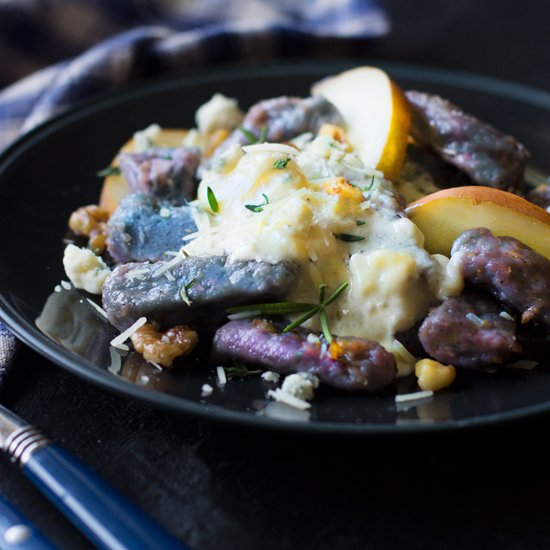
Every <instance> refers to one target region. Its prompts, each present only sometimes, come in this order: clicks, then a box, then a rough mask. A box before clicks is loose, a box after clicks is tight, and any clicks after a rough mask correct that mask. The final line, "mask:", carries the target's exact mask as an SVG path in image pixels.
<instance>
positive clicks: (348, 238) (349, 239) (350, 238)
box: [333, 233, 365, 243]
mask: <svg viewBox="0 0 550 550" xmlns="http://www.w3.org/2000/svg"><path fill="white" fill-rule="evenodd" d="M333 235H334V236H335V237H336V238H337V239H339V240H341V241H344V242H346V243H354V242H357V241H364V240H365V237H362V236H361V235H350V234H349V233H333Z"/></svg>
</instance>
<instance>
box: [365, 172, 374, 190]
mask: <svg viewBox="0 0 550 550" xmlns="http://www.w3.org/2000/svg"><path fill="white" fill-rule="evenodd" d="M373 187H374V174H373V175H372V179H371V180H370V184H369V186H368V187H365V188H364V189H363V191H370V190H371V189H372V188H373Z"/></svg>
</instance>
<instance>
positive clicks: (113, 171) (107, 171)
mask: <svg viewBox="0 0 550 550" xmlns="http://www.w3.org/2000/svg"><path fill="white" fill-rule="evenodd" d="M96 175H97V177H98V178H108V177H109V176H120V168H119V167H118V166H107V168H103V170H100V171H99V172H98V173H97V174H96Z"/></svg>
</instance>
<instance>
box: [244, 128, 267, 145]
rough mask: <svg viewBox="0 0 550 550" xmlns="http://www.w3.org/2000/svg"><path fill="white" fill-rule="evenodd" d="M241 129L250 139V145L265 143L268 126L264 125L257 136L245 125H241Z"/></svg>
mask: <svg viewBox="0 0 550 550" xmlns="http://www.w3.org/2000/svg"><path fill="white" fill-rule="evenodd" d="M239 130H240V131H241V133H242V134H243V135H244V137H245V138H246V139H247V140H248V144H249V145H254V144H255V143H264V142H265V138H266V137H267V126H262V129H261V130H260V135H259V136H256V135H255V134H254V132H251V131H250V130H247V129H246V128H245V127H244V126H239Z"/></svg>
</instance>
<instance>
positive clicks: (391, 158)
mask: <svg viewBox="0 0 550 550" xmlns="http://www.w3.org/2000/svg"><path fill="white" fill-rule="evenodd" d="M311 92H312V94H313V95H322V96H324V97H326V98H327V99H328V100H329V101H330V102H331V103H332V104H333V105H334V106H335V107H336V108H337V109H338V110H339V111H340V113H341V114H342V116H343V118H344V122H345V123H346V130H347V135H348V140H349V142H350V143H351V144H352V145H353V146H354V147H355V149H356V150H357V154H358V155H359V158H360V159H361V160H362V161H363V163H364V164H365V165H366V166H368V167H369V168H376V169H377V170H380V171H382V172H383V173H384V176H385V177H386V178H388V179H390V180H395V179H396V178H397V177H398V176H399V173H400V172H401V167H402V166H403V160H404V158H405V150H406V149H407V141H408V136H409V128H410V125H411V111H410V106H409V103H408V101H407V99H406V98H405V95H404V94H403V92H402V91H401V89H400V88H399V86H398V85H397V84H396V83H395V82H394V81H393V80H391V78H390V77H389V76H388V75H387V74H386V73H385V72H384V71H382V70H380V69H377V68H376V67H357V68H356V69H351V70H349V71H345V72H343V73H340V74H339V75H336V76H333V77H329V78H326V79H325V80H322V81H321V82H318V83H317V84H315V85H314V86H313V88H312V90H311Z"/></svg>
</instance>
